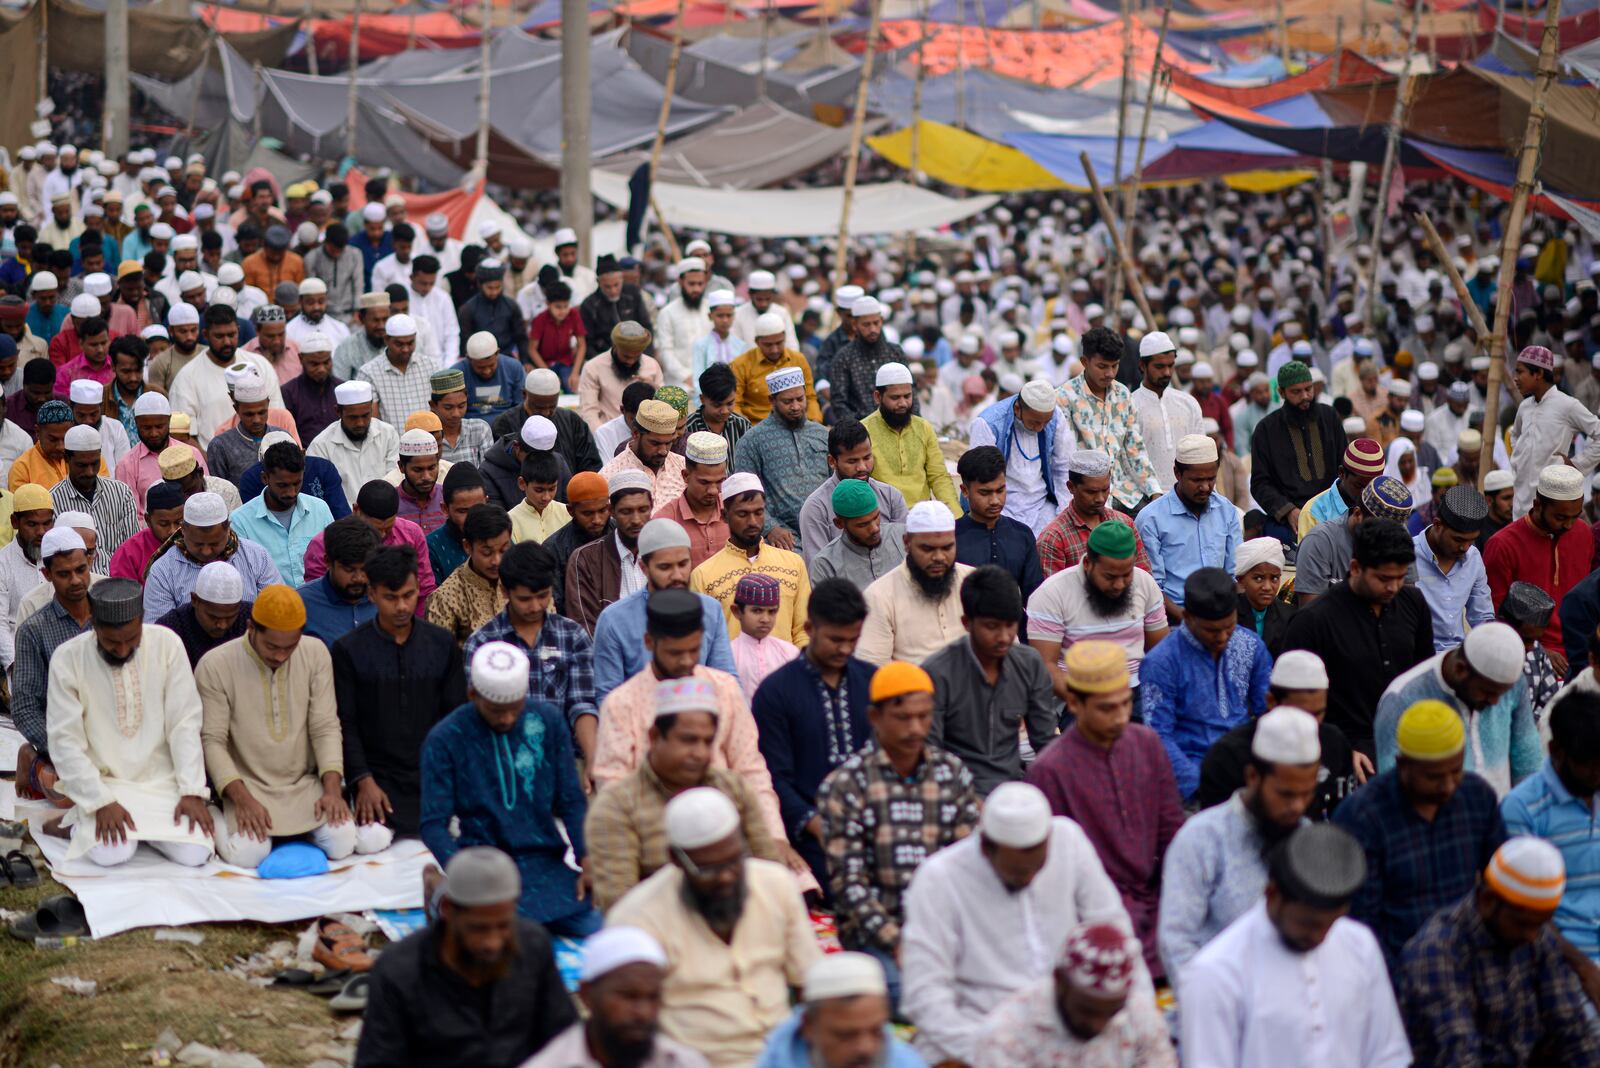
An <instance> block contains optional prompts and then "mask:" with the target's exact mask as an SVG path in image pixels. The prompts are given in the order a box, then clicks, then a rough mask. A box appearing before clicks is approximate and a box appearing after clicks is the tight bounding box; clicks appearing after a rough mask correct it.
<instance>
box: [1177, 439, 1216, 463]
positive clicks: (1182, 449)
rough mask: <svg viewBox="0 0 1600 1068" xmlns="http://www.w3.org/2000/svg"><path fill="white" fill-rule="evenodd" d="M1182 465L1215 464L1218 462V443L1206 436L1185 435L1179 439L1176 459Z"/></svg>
mask: <svg viewBox="0 0 1600 1068" xmlns="http://www.w3.org/2000/svg"><path fill="white" fill-rule="evenodd" d="M1174 458H1175V459H1176V460H1177V462H1178V463H1180V464H1214V463H1216V462H1217V443H1216V442H1215V441H1213V440H1212V439H1211V438H1209V437H1207V436H1206V435H1204V434H1185V435H1184V436H1183V437H1181V438H1179V439H1178V451H1177V455H1176V456H1175V457H1174Z"/></svg>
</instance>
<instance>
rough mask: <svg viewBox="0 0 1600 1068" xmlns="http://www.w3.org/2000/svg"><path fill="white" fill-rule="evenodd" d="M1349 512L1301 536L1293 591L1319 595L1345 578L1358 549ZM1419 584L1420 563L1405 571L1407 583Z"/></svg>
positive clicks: (1295, 565)
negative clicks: (1418, 569)
mask: <svg viewBox="0 0 1600 1068" xmlns="http://www.w3.org/2000/svg"><path fill="white" fill-rule="evenodd" d="M1349 518H1350V513H1349V512H1346V513H1345V514H1344V515H1341V516H1339V517H1338V518H1337V519H1330V520H1328V521H1327V522H1326V523H1318V524H1317V525H1316V526H1314V527H1312V528H1311V531H1310V532H1309V533H1308V534H1306V536H1305V537H1303V538H1301V539H1300V551H1299V553H1298V554H1297V555H1296V556H1295V564H1294V592H1295V593H1296V594H1301V593H1309V594H1311V595H1312V596H1314V597H1320V596H1322V595H1323V594H1325V593H1327V592H1328V587H1329V586H1332V585H1333V584H1334V583H1335V582H1343V581H1344V579H1345V578H1346V577H1347V576H1348V575H1349V573H1350V557H1351V556H1352V555H1354V553H1355V534H1354V532H1352V531H1351V529H1350V525H1349V522H1348V520H1349ZM1416 584H1417V565H1416V564H1415V563H1413V564H1412V565H1411V567H1410V568H1409V569H1408V570H1407V571H1406V585H1408V586H1415V585H1416Z"/></svg>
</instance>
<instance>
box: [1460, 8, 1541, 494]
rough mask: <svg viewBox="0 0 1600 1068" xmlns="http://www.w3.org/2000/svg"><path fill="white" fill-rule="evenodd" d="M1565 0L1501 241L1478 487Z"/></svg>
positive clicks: (1490, 437) (1495, 426) (1490, 458)
mask: <svg viewBox="0 0 1600 1068" xmlns="http://www.w3.org/2000/svg"><path fill="white" fill-rule="evenodd" d="M1560 22H1561V0H1550V2H1549V5H1548V6H1547V7H1546V8H1545V12H1544V37H1543V38H1542V39H1541V40H1540V42H1539V67H1538V73H1536V74H1535V75H1534V78H1533V100H1532V101H1531V102H1530V103H1529V105H1528V126H1527V129H1525V130H1524V131H1523V133H1522V147H1521V149H1520V150H1519V154H1518V159H1517V184H1516V188H1515V191H1514V192H1513V193H1512V196H1511V217H1510V219H1509V220H1508V222H1507V223H1506V232H1505V241H1504V242H1503V243H1502V245H1501V247H1500V278H1499V288H1498V290H1497V291H1496V293H1495V303H1494V330H1493V332H1492V333H1491V334H1490V335H1489V396H1488V397H1487V399H1486V400H1485V401H1484V407H1483V452H1482V454H1481V455H1480V456H1479V460H1478V463H1479V468H1478V470H1479V475H1478V480H1479V488H1480V489H1481V488H1482V485H1483V478H1484V477H1485V476H1486V475H1487V474H1488V472H1489V471H1490V469H1491V468H1492V467H1493V465H1494V441H1495V438H1496V436H1498V435H1499V433H1500V430H1499V416H1500V380H1501V379H1502V378H1503V377H1504V374H1505V365H1506V325H1507V322H1508V321H1509V320H1510V318H1511V280H1512V278H1513V276H1514V274H1515V272H1516V267H1517V255H1516V253H1517V246H1518V243H1519V242H1521V240H1522V221H1523V217H1524V214H1525V213H1526V212H1527V209H1528V196H1529V194H1531V193H1532V192H1533V174H1534V170H1535V169H1536V168H1537V167H1538V164H1539V151H1540V149H1541V148H1543V146H1544V110H1545V98H1546V97H1547V96H1548V95H1549V93H1550V86H1551V84H1552V83H1554V82H1555V80H1556V50H1557V48H1558V47H1559V41H1560V37H1561V26H1560Z"/></svg>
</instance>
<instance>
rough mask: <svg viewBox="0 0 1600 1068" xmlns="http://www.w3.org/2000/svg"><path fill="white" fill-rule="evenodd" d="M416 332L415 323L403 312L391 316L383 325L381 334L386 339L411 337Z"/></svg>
mask: <svg viewBox="0 0 1600 1068" xmlns="http://www.w3.org/2000/svg"><path fill="white" fill-rule="evenodd" d="M416 332H417V321H416V320H415V319H413V318H411V316H409V315H406V314H405V313H404V312H402V313H400V314H399V315H391V316H389V319H388V321H387V322H385V323H384V324H383V333H384V335H385V336H386V337H413V336H415V334H416Z"/></svg>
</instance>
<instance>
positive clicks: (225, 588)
mask: <svg viewBox="0 0 1600 1068" xmlns="http://www.w3.org/2000/svg"><path fill="white" fill-rule="evenodd" d="M194 595H195V596H196V597H198V598H200V599H201V600H202V601H209V602H210V603H212V604H217V605H224V604H239V603H240V602H242V601H243V600H244V579H243V578H241V577H240V575H239V572H238V570H237V569H236V568H235V567H234V566H233V565H232V564H230V563H228V562H227V561H226V560H213V561H211V563H209V564H207V565H206V566H205V567H202V568H201V569H200V574H199V575H197V576H196V577H195V580H194Z"/></svg>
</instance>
